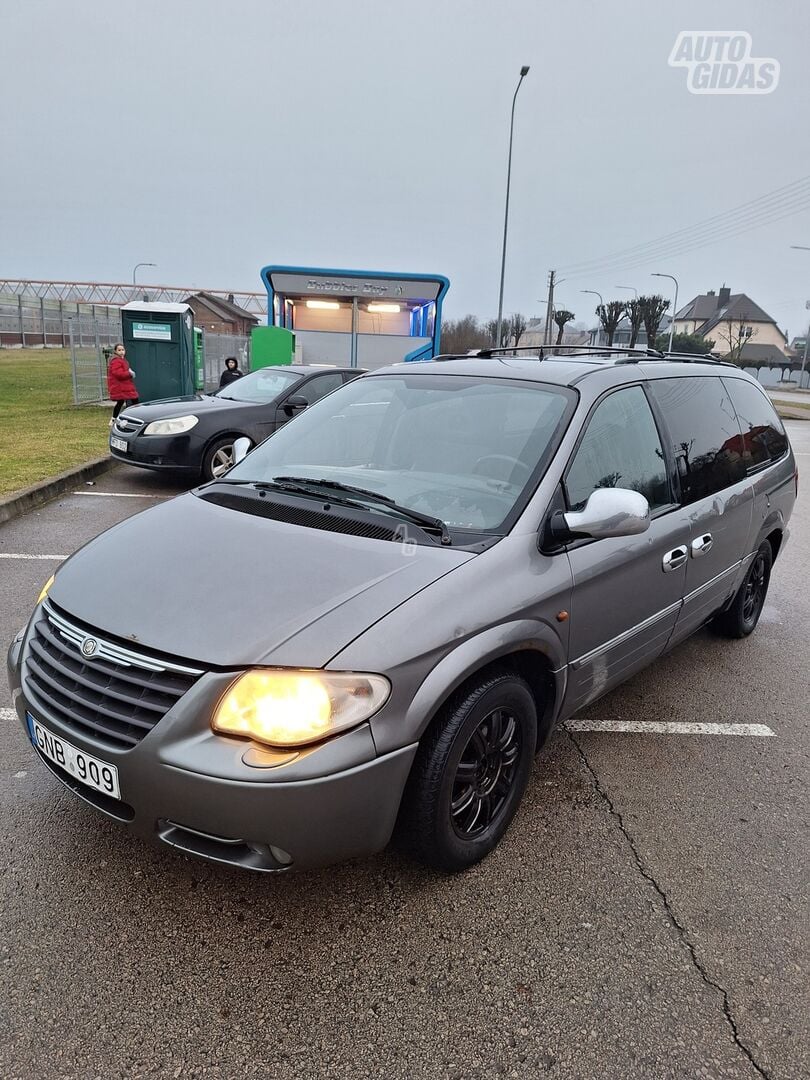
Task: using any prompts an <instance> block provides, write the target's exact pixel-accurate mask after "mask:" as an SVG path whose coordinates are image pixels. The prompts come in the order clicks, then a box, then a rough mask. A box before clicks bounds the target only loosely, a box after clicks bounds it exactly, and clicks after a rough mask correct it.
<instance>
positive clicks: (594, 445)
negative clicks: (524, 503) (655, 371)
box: [565, 386, 672, 511]
mask: <svg viewBox="0 0 810 1080" xmlns="http://www.w3.org/2000/svg"><path fill="white" fill-rule="evenodd" d="M606 487H617V488H629V489H630V490H631V491H638V492H640V493H641V494H642V495H643V496H644V497H645V498H646V499H647V502H648V503H649V504H650V509H651V510H653V511H654V510H656V509H659V508H660V507H662V506H667V505H668V504H669V503H670V502H671V501H672V500H671V497H670V490H669V480H668V478H667V467H666V462H665V460H664V451H663V447H662V446H661V439H660V438H659V436H658V429H657V428H656V426H655V420H654V418H653V415H652V411H651V410H650V406H649V404H648V402H647V398H646V396H645V394H644V391H643V390H642V389H641V387H640V386H630V387H628V388H627V389H626V390H617V391H616V392H615V393H613V394H611V395H610V396H609V397H607V398H605V400H604V401H602V402H601V404H599V405H598V406H597V408H596V409H595V411H594V413H593V415H592V416H591V418H590V420H589V421H588V426H587V428H586V430H585V434H584V436H583V438H582V441H581V443H580V444H579V447H578V448H577V451H576V454H575V455H574V459H573V461H572V462H571V465H570V467H569V469H568V474H567V476H566V479H565V490H566V494H567V496H568V505H569V507H570V508H571V509H572V510H581V509H582V508H583V506H584V505H585V503H586V502H587V501H588V498H589V496H590V495H592V494H593V492H594V491H596V489H597V488H606Z"/></svg>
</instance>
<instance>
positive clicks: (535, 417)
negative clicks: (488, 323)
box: [224, 373, 576, 532]
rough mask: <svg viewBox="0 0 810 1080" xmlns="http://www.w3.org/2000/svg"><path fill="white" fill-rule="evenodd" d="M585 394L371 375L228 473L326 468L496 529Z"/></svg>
mask: <svg viewBox="0 0 810 1080" xmlns="http://www.w3.org/2000/svg"><path fill="white" fill-rule="evenodd" d="M575 401H576V396H575V393H574V391H572V390H569V389H567V388H565V387H558V386H550V385H548V384H541V383H533V382H521V381H518V380H511V379H492V378H471V377H467V376H459V375H436V374H427V373H424V374H418V373H414V374H405V373H403V374H396V375H379V376H366V377H363V378H359V379H355V380H354V381H352V382H351V383H349V384H348V385H346V386H344V387H342V388H341V389H339V390H337V391H335V392H334V393H332V394H330V395H329V396H328V397H325V398H324V399H323V400H322V401H320V402H318V403H317V404H316V405H314V406H312V407H311V408H309V409H307V411H306V412H305V413H303V414H301V415H300V416H299V417H298V418H297V419H295V420H294V421H292V422H291V423H290V424H287V425H286V426H285V427H283V428H281V429H280V430H279V431H277V432H276V433H275V434H274V435H273V436H272V437H271V438H269V439H267V440H266V441H265V442H263V443H262V444H261V445H260V446H258V447H257V448H256V449H255V450H254V451H253V452H252V453H251V454H249V455H248V457H247V458H245V460H244V461H242V462H241V463H240V464H239V465H237V466H236V467H235V468H233V469H231V470H230V472H229V473H228V474H227V476H226V477H225V478H224V480H225V482H231V481H237V482H241V483H249V482H259V483H272V482H273V481H274V480H276V479H277V478H278V480H279V481H280V482H283V479H284V478H293V477H294V478H297V479H299V480H301V479H303V478H308V479H312V480H315V479H319V480H323V479H326V480H329V481H332V482H333V483H334V482H337V483H340V484H349V485H352V486H354V487H360V488H364V489H365V490H366V491H367V492H369V493H372V492H373V493H376V494H378V495H381V496H384V497H385V499H386V500H388V501H393V502H395V503H397V504H398V505H399V506H400V507H407V508H408V509H409V510H412V511H416V512H417V513H420V514H425V515H430V516H432V517H434V518H437V519H440V521H442V522H444V523H445V524H446V525H447V526H449V527H450V528H455V529H470V530H474V531H476V532H480V531H484V532H490V531H492V532H497V531H498V530H499V529H500V528H501V526H503V524H504V522H505V521H506V519H507V518H508V517H509V515H510V512H511V511H512V510H513V509H514V508H515V507H516V505H517V503H518V501H519V500H520V497H521V495H522V494H523V492H524V491H526V492H527V493H528V492H529V491H530V490H533V488H534V486H536V483H537V481H538V480H539V479H540V477H541V476H542V473H543V472H544V471H545V468H546V466H547V465H548V461H549V459H550V457H551V454H552V453H553V451H554V449H555V448H556V445H557V443H558V441H559V439H560V437H561V435H562V432H563V431H564V429H565V425H566V423H567V421H568V419H569V418H570V415H571V412H572V411H573V406H574V404H575ZM360 498H361V501H362V497H360ZM375 509H377V506H375Z"/></svg>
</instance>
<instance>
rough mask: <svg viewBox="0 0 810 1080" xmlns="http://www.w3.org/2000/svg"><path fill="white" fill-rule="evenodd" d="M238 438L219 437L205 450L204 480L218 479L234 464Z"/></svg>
mask: <svg viewBox="0 0 810 1080" xmlns="http://www.w3.org/2000/svg"><path fill="white" fill-rule="evenodd" d="M235 442H236V439H235V438H233V437H231V436H228V437H226V438H222V439H217V440H216V442H214V443H212V444H211V445H210V446H209V447H208V449H207V450H206V451H205V457H204V458H203V463H202V475H203V480H216V479H217V478H218V477H220V476H223V475H224V474H225V473H226V472H227V471H228V469H230V468H231V466H232V465H233V444H234V443H235Z"/></svg>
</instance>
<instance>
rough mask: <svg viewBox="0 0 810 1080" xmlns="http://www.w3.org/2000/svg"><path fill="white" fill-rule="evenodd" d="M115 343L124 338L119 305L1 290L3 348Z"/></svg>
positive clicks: (0, 339)
mask: <svg viewBox="0 0 810 1080" xmlns="http://www.w3.org/2000/svg"><path fill="white" fill-rule="evenodd" d="M71 335H72V336H73V339H74V340H75V341H76V342H77V344H78V345H79V346H80V347H82V346H85V345H86V346H88V347H93V346H94V345H95V344H96V341H97V340H98V341H99V342H100V343H101V344H102V345H114V344H115V342H116V341H120V339H121V313H120V308H117V307H108V306H106V305H104V304H80V303H76V302H74V301H72V300H46V299H44V298H43V297H38V296H24V295H22V294H19V293H18V294H17V295H13V294H10V293H0V348H3V347H5V348H9V347H11V348H14V347H20V346H21V347H22V348H43V347H44V348H63V349H64V348H67V347H68V346H69V344H70V340H71Z"/></svg>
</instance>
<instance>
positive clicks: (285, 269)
mask: <svg viewBox="0 0 810 1080" xmlns="http://www.w3.org/2000/svg"><path fill="white" fill-rule="evenodd" d="M262 280H263V281H264V284H265V286H266V288H267V300H268V302H267V321H268V323H269V325H271V326H280V327H285V328H286V329H287V330H290V331H292V332H293V333H294V334H295V361H296V363H299V364H337V365H341V366H344V365H346V366H349V367H360V368H366V369H368V370H373V369H374V368H379V367H385V366H386V364H396V363H399V362H400V361H403V360H429V359H430V358H431V357H432V356H434V355H435V354H436V353H437V352H438V351H439V335H440V329H441V313H442V300H443V299H444V295H445V293H446V292H447V290H448V288H449V287H450V282H449V281H448V280H447V278H446V277H443V276H442V275H441V274H394V273H384V272H382V271H371V270H324V269H317V268H312V267H301V266H265V267H264V269H263V270H262Z"/></svg>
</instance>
